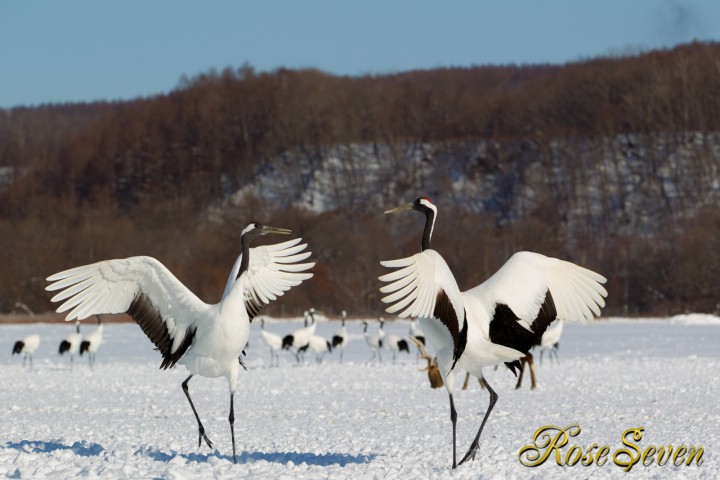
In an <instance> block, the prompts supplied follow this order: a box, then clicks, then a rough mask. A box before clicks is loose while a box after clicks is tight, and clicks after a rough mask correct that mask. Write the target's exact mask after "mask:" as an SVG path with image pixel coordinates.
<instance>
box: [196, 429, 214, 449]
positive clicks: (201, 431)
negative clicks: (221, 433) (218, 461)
mask: <svg viewBox="0 0 720 480" xmlns="http://www.w3.org/2000/svg"><path fill="white" fill-rule="evenodd" d="M203 440H205V443H207V446H208V447H209V448H213V444H212V442H211V441H210V439H209V438H208V437H207V435H205V429H204V428H203V427H200V429H199V431H198V448H200V445H202V441H203Z"/></svg>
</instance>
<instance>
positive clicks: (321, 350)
mask: <svg viewBox="0 0 720 480" xmlns="http://www.w3.org/2000/svg"><path fill="white" fill-rule="evenodd" d="M308 347H309V348H310V350H312V351H313V352H315V363H322V360H323V357H324V356H325V354H326V353H330V352H332V344H331V343H330V342H329V341H328V340H326V339H325V338H323V337H321V336H320V335H310V339H309V340H308Z"/></svg>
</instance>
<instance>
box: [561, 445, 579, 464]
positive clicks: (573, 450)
mask: <svg viewBox="0 0 720 480" xmlns="http://www.w3.org/2000/svg"><path fill="white" fill-rule="evenodd" d="M575 453H577V455H576V456H575V458H572V456H573V454H575ZM582 456H583V454H582V448H580V446H579V445H573V446H572V447H570V449H568V453H567V456H566V457H565V465H570V466H571V467H572V466H574V465H577V463H578V462H579V461H580V460H581V459H582Z"/></svg>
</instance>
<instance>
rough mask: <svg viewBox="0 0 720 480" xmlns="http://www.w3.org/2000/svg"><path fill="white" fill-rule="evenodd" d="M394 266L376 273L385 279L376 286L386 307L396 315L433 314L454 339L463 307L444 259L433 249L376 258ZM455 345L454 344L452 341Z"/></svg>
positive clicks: (460, 325)
mask: <svg viewBox="0 0 720 480" xmlns="http://www.w3.org/2000/svg"><path fill="white" fill-rule="evenodd" d="M380 264H381V265H382V266H384V267H388V268H397V269H398V270H395V271H392V272H390V273H388V274H385V275H383V276H381V277H379V279H380V281H382V282H387V283H388V284H387V285H384V286H382V287H381V288H380V291H381V292H382V293H385V294H389V295H386V296H385V297H383V298H382V301H383V303H389V304H391V305H390V306H389V307H388V308H387V309H386V311H387V312H388V313H397V312H400V313H399V314H398V316H399V317H400V318H407V317H411V318H428V319H430V318H436V319H438V320H439V321H440V322H442V325H444V327H445V328H446V329H447V330H448V331H449V332H448V333H449V334H450V336H452V338H453V339H454V340H455V343H456V344H457V343H458V340H459V338H460V336H461V332H462V331H463V330H465V310H464V306H463V301H462V297H461V294H460V289H459V288H458V286H457V282H456V281H455V278H454V277H453V275H452V272H451V271H450V267H448V265H447V263H445V260H444V259H443V258H442V256H440V254H439V253H437V252H436V251H435V250H429V249H428V250H424V251H422V252H420V253H417V254H415V255H413V256H411V257H407V258H401V259H398V260H388V261H383V262H380ZM456 346H457V345H456Z"/></svg>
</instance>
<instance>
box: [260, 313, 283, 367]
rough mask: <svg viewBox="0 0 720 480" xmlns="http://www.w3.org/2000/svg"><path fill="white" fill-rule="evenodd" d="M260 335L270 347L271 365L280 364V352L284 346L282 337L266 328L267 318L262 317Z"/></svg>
mask: <svg viewBox="0 0 720 480" xmlns="http://www.w3.org/2000/svg"><path fill="white" fill-rule="evenodd" d="M260 337H261V338H262V339H263V342H265V345H267V347H268V348H269V349H270V365H271V366H272V365H280V356H279V355H278V352H279V351H280V349H281V348H282V337H281V336H280V335H276V334H274V333H272V332H268V331H267V330H265V318H261V319H260Z"/></svg>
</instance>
